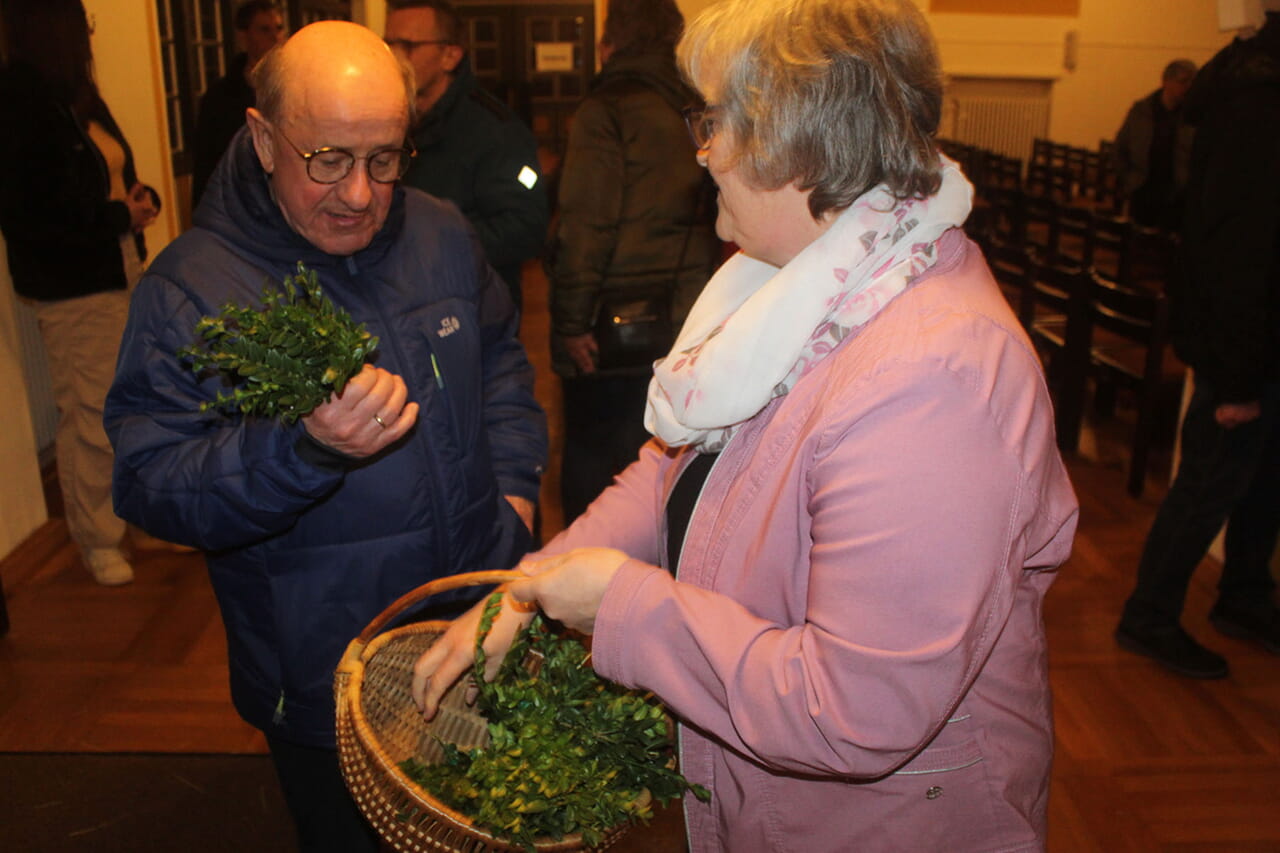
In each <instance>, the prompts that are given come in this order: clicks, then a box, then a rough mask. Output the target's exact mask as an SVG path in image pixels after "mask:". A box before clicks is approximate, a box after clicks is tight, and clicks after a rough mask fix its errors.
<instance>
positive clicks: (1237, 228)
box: [1188, 89, 1280, 403]
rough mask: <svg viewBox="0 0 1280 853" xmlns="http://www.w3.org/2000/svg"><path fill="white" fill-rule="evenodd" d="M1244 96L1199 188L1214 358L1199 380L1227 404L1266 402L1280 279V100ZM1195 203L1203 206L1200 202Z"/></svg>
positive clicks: (1201, 275) (1199, 267) (1218, 130)
mask: <svg viewBox="0 0 1280 853" xmlns="http://www.w3.org/2000/svg"><path fill="white" fill-rule="evenodd" d="M1274 91H1275V90H1274V89H1268V90H1267V94H1266V95H1265V96H1263V97H1246V96H1237V97H1236V98H1234V99H1233V100H1232V101H1231V102H1230V103H1229V104H1227V105H1225V106H1223V108H1222V109H1221V110H1220V111H1217V112H1215V116H1216V118H1215V121H1214V124H1213V127H1212V128H1203V129H1201V130H1200V131H1198V134H1205V135H1206V136H1208V135H1210V134H1211V137H1210V138H1211V139H1212V144H1211V145H1209V146H1208V149H1207V152H1206V154H1205V161H1204V167H1203V174H1202V177H1201V179H1200V180H1199V181H1198V192H1199V199H1198V202H1199V205H1200V209H1201V210H1200V214H1201V215H1200V217H1199V223H1200V224H1199V230H1200V233H1198V234H1195V235H1189V236H1188V240H1189V241H1194V242H1195V243H1196V245H1197V246H1198V254H1199V257H1198V258H1197V259H1195V266H1194V274H1195V281H1194V283H1193V286H1194V287H1195V289H1196V291H1197V295H1198V296H1199V297H1200V298H1202V299H1204V300H1205V301H1206V302H1207V303H1208V310H1207V311H1206V312H1204V313H1203V315H1202V316H1201V317H1199V318H1198V323H1199V324H1200V325H1201V328H1202V329H1203V330H1204V340H1203V341H1202V342H1201V343H1202V344H1203V346H1204V347H1206V348H1207V354H1208V357H1207V358H1205V359H1202V360H1198V361H1197V364H1196V365H1195V367H1196V370H1197V372H1198V373H1200V374H1202V375H1203V376H1204V377H1205V379H1206V380H1208V381H1209V383H1210V385H1211V387H1212V388H1214V389H1215V391H1216V392H1217V393H1218V394H1219V398H1220V399H1219V402H1231V403H1244V402H1249V401H1252V400H1258V399H1260V398H1261V397H1262V389H1263V386H1264V385H1265V384H1266V382H1267V381H1268V380H1267V370H1268V365H1269V364H1270V353H1271V352H1272V351H1273V341H1272V338H1271V336H1272V335H1274V334H1275V329H1274V327H1273V326H1272V325H1270V324H1272V323H1274V319H1273V318H1274V316H1275V307H1274V306H1275V299H1276V294H1275V282H1276V280H1277V279H1278V278H1280V269H1277V262H1278V261H1280V257H1278V255H1280V248H1278V247H1280V99H1278V98H1277V97H1276V96H1275V95H1274ZM1192 203H1195V202H1192Z"/></svg>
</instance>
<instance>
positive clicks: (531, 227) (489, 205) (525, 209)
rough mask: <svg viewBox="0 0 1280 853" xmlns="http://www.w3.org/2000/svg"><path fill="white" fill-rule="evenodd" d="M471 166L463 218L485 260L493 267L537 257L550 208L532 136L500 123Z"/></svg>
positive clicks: (512, 122) (516, 126) (509, 123)
mask: <svg viewBox="0 0 1280 853" xmlns="http://www.w3.org/2000/svg"><path fill="white" fill-rule="evenodd" d="M489 142H490V148H489V150H488V151H487V152H486V154H485V156H484V157H483V158H482V159H481V160H480V162H479V163H477V164H476V170H475V176H474V180H475V186H474V192H475V196H474V199H473V201H474V204H475V208H474V209H473V210H471V211H468V217H469V218H470V220H471V224H472V225H473V226H474V227H475V229H476V232H477V233H478V234H479V235H480V243H481V245H482V246H484V252H485V257H486V258H488V259H489V263H491V264H493V266H495V267H497V268H498V269H506V268H508V267H513V266H519V264H521V263H522V262H524V261H526V260H528V259H529V258H533V257H537V256H538V255H539V254H540V253H541V252H542V249H543V246H544V245H545V244H546V241H547V223H548V221H549V219H550V215H551V214H550V210H549V205H548V202H547V188H546V185H545V180H544V178H543V176H542V172H541V169H540V168H539V166H538V148H537V143H536V142H535V141H534V138H533V134H532V133H530V132H529V130H528V128H526V127H525V126H524V125H523V124H521V123H520V122H519V121H517V120H515V119H512V120H510V121H507V122H505V123H503V124H502V126H501V127H500V129H499V130H498V132H497V133H496V134H495V136H494V137H493V138H492V139H491V140H489Z"/></svg>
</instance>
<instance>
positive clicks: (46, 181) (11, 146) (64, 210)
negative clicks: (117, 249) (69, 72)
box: [0, 104, 132, 251]
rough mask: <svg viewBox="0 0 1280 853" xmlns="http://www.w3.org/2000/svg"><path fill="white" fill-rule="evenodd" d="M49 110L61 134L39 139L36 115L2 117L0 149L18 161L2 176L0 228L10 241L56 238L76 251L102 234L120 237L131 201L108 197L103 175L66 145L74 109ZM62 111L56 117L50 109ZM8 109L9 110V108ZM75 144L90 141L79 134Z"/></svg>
mask: <svg viewBox="0 0 1280 853" xmlns="http://www.w3.org/2000/svg"><path fill="white" fill-rule="evenodd" d="M46 109H47V110H48V111H49V113H46V114H45V117H46V118H49V119H50V121H52V122H53V124H52V125H51V124H41V125H40V127H46V128H47V127H52V126H57V127H58V133H57V134H56V135H53V136H46V137H44V138H41V137H40V136H38V135H36V134H35V133H34V132H33V130H32V126H31V125H32V121H33V119H32V117H30V116H23V117H19V118H17V119H13V120H11V119H12V117H10V116H0V125H7V126H6V127H3V128H0V153H2V154H3V156H4V158H5V162H6V163H10V164H20V165H17V166H15V167H13V168H10V169H8V170H7V173H6V174H5V177H4V180H3V181H0V230H3V231H4V233H5V236H6V238H7V239H8V240H9V241H10V242H32V243H39V244H45V245H48V244H52V243H57V244H59V245H61V246H63V247H66V248H67V249H68V250H71V251H74V250H75V249H76V247H78V246H80V245H85V244H88V245H92V244H94V243H95V242H96V241H98V240H100V239H101V236H100V235H103V234H106V235H108V236H119V235H121V234H124V233H126V232H127V231H129V229H130V227H131V226H132V219H131V217H130V213H129V206H128V205H127V204H125V203H124V202H123V201H111V200H109V199H108V198H107V192H106V184H105V182H104V179H103V178H101V177H100V175H99V174H97V173H94V174H85V173H84V170H83V168H82V163H81V161H80V159H78V158H77V156H76V154H75V153H74V152H72V151H70V150H68V149H66V148H65V147H64V146H63V144H62V143H67V144H70V143H69V142H67V136H66V135H67V134H68V133H76V131H75V129H74V128H75V120H74V119H73V118H72V117H71V114H70V112H66V111H65V110H63V109H62V108H60V107H55V106H53V105H52V104H50V105H47V107H46ZM53 111H58V112H59V113H60V115H59V116H58V117H57V118H56V119H55V118H53V117H52V112H53ZM6 112H8V111H7V110H6ZM77 144H83V145H90V144H91V143H90V142H89V141H88V137H87V136H86V135H84V134H80V139H79V140H78V143H77Z"/></svg>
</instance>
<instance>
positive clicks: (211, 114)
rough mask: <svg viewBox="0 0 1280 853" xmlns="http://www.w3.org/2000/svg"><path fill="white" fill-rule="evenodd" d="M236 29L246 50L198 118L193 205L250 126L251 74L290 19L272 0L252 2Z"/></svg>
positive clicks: (241, 9) (207, 96)
mask: <svg viewBox="0 0 1280 853" xmlns="http://www.w3.org/2000/svg"><path fill="white" fill-rule="evenodd" d="M235 28H236V38H237V39H238V40H239V41H240V44H241V45H242V46H243V47H244V50H243V51H242V52H241V53H238V54H236V57H235V58H234V59H233V60H231V68H230V69H229V70H228V71H227V76H225V77H222V78H220V79H219V80H218V81H217V82H215V83H213V84H212V85H210V86H209V88H208V90H207V91H206V92H205V93H204V97H202V98H201V99H200V109H199V111H198V112H197V114H196V135H195V139H194V140H193V142H192V146H191V148H192V155H193V157H194V163H193V164H192V172H191V204H192V206H193V207H194V206H195V205H197V204H199V203H200V196H201V195H203V194H204V188H205V186H207V185H208V183H209V177H210V176H211V175H212V174H213V168H214V167H215V166H217V165H218V161H219V160H220V159H222V154H223V152H225V151H226V150H227V146H228V145H230V144H231V138H232V137H233V136H235V135H236V131H237V130H239V129H240V128H242V127H244V111H245V110H247V109H249V107H251V106H253V100H254V94H253V85H252V84H251V83H250V82H249V79H250V78H249V75H250V74H252V73H253V69H254V68H256V67H257V65H258V63H259V62H261V61H262V57H264V56H266V55H267V51H269V50H271V48H273V47H275V46H276V45H278V44H280V42H282V41H284V35H285V31H284V15H283V14H282V13H281V11H280V6H279V4H277V3H274V2H272V0H248V2H247V3H242V4H241V5H240V6H238V7H237V8H236V20H235Z"/></svg>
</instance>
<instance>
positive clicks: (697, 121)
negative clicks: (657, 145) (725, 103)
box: [680, 107, 719, 149]
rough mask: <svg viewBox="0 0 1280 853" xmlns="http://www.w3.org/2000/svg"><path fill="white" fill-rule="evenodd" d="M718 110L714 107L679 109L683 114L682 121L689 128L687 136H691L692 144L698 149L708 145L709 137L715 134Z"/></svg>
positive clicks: (709, 142)
mask: <svg viewBox="0 0 1280 853" xmlns="http://www.w3.org/2000/svg"><path fill="white" fill-rule="evenodd" d="M718 112H719V111H718V110H717V109H716V108H715V107H685V108H684V109H683V110H681V111H680V114H681V115H683V116H684V123H685V124H686V125H687V126H688V128H689V136H691V137H693V144H694V145H696V146H698V148H699V149H702V148H706V147H707V146H708V145H710V144H711V137H713V136H715V135H716V130H717V125H718V124H719V121H718V119H717V118H716V114H717V113H718Z"/></svg>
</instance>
